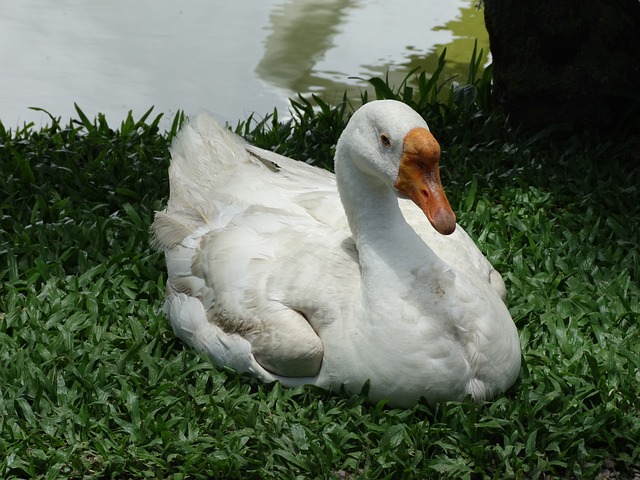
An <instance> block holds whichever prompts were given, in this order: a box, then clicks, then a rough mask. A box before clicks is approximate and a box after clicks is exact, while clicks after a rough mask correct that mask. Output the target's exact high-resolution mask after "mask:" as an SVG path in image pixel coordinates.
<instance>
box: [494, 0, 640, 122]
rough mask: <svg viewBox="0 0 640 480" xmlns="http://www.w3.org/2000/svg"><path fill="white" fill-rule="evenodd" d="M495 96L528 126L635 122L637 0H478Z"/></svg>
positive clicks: (639, 71) (639, 60)
mask: <svg viewBox="0 0 640 480" xmlns="http://www.w3.org/2000/svg"><path fill="white" fill-rule="evenodd" d="M484 15H485V23H486V26H487V31H488V32H489V42H490V45H491V54H492V57H493V79H494V94H495V100H496V101H498V102H499V103H501V104H502V105H503V106H504V108H505V109H506V111H507V112H508V113H509V114H510V115H511V116H512V118H513V119H514V120H516V121H518V122H521V123H524V124H526V125H528V126H530V127H534V128H540V127H544V126H546V125H550V124H553V123H569V124H572V125H591V126H597V127H606V128H616V126H619V125H620V124H622V125H623V126H626V127H629V125H630V123H633V122H635V124H636V125H639V124H640V123H638V118H639V117H640V111H636V112H635V115H630V111H631V110H630V106H633V105H634V104H635V106H636V108H637V106H638V104H640V101H639V98H640V0H579V1H578V0H536V1H532V0H484Z"/></svg>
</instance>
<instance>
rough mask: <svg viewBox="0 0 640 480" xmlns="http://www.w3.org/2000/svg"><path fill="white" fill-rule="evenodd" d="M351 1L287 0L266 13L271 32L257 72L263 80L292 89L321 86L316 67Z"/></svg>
mask: <svg viewBox="0 0 640 480" xmlns="http://www.w3.org/2000/svg"><path fill="white" fill-rule="evenodd" d="M354 3H355V2H353V1H350V0H333V1H327V0H290V1H287V2H285V3H283V4H281V5H276V6H275V7H274V9H273V11H272V12H271V15H270V16H269V21H270V27H269V29H270V30H271V33H270V34H269V36H268V37H267V39H266V41H265V42H264V56H263V57H262V59H261V60H260V62H259V63H258V66H257V67H256V74H257V75H258V76H259V77H260V78H261V79H263V80H265V81H266V82H268V83H270V84H272V85H275V86H278V87H282V88H286V89H287V90H289V91H292V92H305V91H308V90H309V89H310V88H312V87H317V86H319V85H322V86H323V87H325V88H328V87H334V86H333V85H331V82H321V81H320V80H321V78H320V77H318V76H317V75H316V74H315V66H316V64H317V63H318V61H319V60H321V59H322V58H323V57H324V55H325V54H326V52H327V51H328V50H329V49H330V48H332V47H333V46H334V42H333V39H334V37H335V35H336V34H337V33H338V31H339V27H340V24H341V23H342V22H343V21H344V20H345V18H346V16H347V15H346V11H345V10H346V9H348V8H349V7H350V6H351V5H353V4H354Z"/></svg>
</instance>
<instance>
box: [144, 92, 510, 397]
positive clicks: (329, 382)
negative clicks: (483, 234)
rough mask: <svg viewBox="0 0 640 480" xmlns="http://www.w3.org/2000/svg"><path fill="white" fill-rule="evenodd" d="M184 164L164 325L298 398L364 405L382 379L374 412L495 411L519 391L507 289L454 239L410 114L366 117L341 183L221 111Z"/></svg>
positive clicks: (191, 128)
mask: <svg viewBox="0 0 640 480" xmlns="http://www.w3.org/2000/svg"><path fill="white" fill-rule="evenodd" d="M171 154H172V160H171V166H170V168H169V179H170V191H171V193H170V197H169V201H168V204H167V207H166V209H165V210H164V211H162V212H158V213H157V214H156V218H155V221H154V225H153V228H154V234H155V241H156V242H157V244H158V245H160V246H161V247H162V248H164V251H165V255H166V261H167V269H168V281H167V297H166V301H165V312H166V314H167V316H168V318H169V319H170V321H171V324H172V327H173V330H174V332H175V334H176V335H177V336H178V337H179V338H181V339H182V340H183V341H184V342H186V343H187V344H188V345H190V346H192V347H194V348H196V349H197V350H199V351H202V352H205V353H207V354H208V356H209V357H210V358H211V360H212V361H213V363H214V364H216V365H218V366H228V367H231V368H233V369H235V370H236V371H239V372H249V373H251V374H253V375H255V376H257V377H259V378H260V379H262V380H264V381H275V380H278V381H280V382H281V383H282V384H283V385H285V386H298V385H302V384H315V385H318V386H320V387H323V388H328V389H336V390H337V389H340V388H341V386H344V388H345V389H346V391H347V392H355V393H357V392H360V391H361V389H362V387H363V385H364V384H365V383H366V382H367V381H369V382H370V387H369V391H368V398H369V400H371V401H374V402H376V401H379V400H381V399H386V400H388V401H389V403H390V404H391V405H397V406H410V405H413V404H415V403H416V402H417V401H419V399H420V398H421V397H424V398H426V400H427V401H429V402H430V403H434V402H439V401H445V400H456V399H462V398H464V397H465V396H467V395H470V396H471V397H473V398H474V399H476V400H483V399H488V398H490V397H493V396H495V395H497V394H499V393H501V392H504V391H505V390H506V389H507V388H509V387H510V386H511V385H512V384H513V383H514V381H515V380H516V378H517V376H518V373H519V369H520V344H519V339H518V334H517V331H516V328H515V325H514V323H513V321H512V319H511V317H510V315H509V312H508V310H507V308H506V307H505V305H504V303H503V301H502V299H501V296H503V295H504V283H503V282H502V278H501V277H500V275H499V274H498V273H497V272H496V271H495V270H493V268H492V267H491V265H490V264H489V262H488V261H487V260H486V259H485V258H484V256H483V255H482V254H481V253H480V252H479V251H478V249H477V248H476V246H475V244H474V243H473V241H472V240H471V239H470V238H469V237H468V236H467V235H466V233H465V232H464V231H463V230H462V228H460V227H458V228H456V223H455V215H454V213H453V211H452V210H451V207H450V206H449V203H448V201H447V198H446V196H445V194H444V191H443V189H442V185H441V183H440V176H439V169H438V161H439V157H440V147H439V145H438V143H437V142H436V141H435V139H434V138H433V136H432V135H431V133H430V132H429V131H428V127H427V124H426V123H425V122H424V120H423V119H422V118H421V117H420V116H419V115H418V114H417V113H416V112H414V111H413V110H412V109H411V108H409V107H408V106H406V105H404V104H402V103H400V102H395V101H376V102H371V103H368V104H366V105H364V106H363V107H361V108H360V109H359V110H358V111H356V113H355V114H354V115H353V116H352V118H351V120H350V121H349V124H348V125H347V127H346V128H345V130H344V132H343V134H342V136H341V137H340V140H339V141H338V144H337V147H336V156H335V171H336V175H335V177H334V175H332V174H330V173H329V172H326V171H324V170H321V169H318V168H314V167H311V166H309V165H306V164H304V163H302V162H297V161H294V160H291V159H288V158H286V157H283V156H280V155H277V154H275V153H272V152H268V151H265V150H261V149H259V148H256V147H253V146H250V145H248V144H247V143H246V142H244V141H243V140H242V139H240V138H239V137H237V136H235V135H233V134H232V133H230V132H229V131H227V130H226V129H224V128H222V127H220V126H219V125H218V124H217V123H216V122H215V121H214V120H213V118H212V117H211V116H210V115H208V114H199V115H197V116H195V117H194V118H192V119H191V120H190V122H189V123H188V124H186V125H185V126H184V127H183V129H182V130H181V131H180V133H179V134H178V136H177V137H176V139H175V141H174V143H173V145H172V148H171ZM336 184H337V188H336ZM338 192H339V195H338ZM406 197H409V198H410V199H411V200H413V202H415V204H417V205H418V207H419V208H416V206H415V205H414V204H413V203H412V202H411V201H410V200H407V199H406ZM399 199H400V200H399ZM340 201H342V204H340ZM399 205H400V206H399ZM420 210H422V211H420ZM423 212H424V213H423ZM345 214H346V215H345ZM425 214H426V217H427V218H428V221H426V219H425V218H424V217H425ZM431 225H433V226H431ZM436 230H437V231H436ZM454 230H455V232H454ZM417 232H418V233H417ZM438 232H440V233H438ZM445 235H446V236H445Z"/></svg>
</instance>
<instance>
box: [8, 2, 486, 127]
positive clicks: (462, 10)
mask: <svg viewBox="0 0 640 480" xmlns="http://www.w3.org/2000/svg"><path fill="white" fill-rule="evenodd" d="M474 4H475V0H396V1H394V2H393V3H392V4H391V2H388V1H386V0H262V1H256V0H253V1H250V0H236V1H235V2H228V1H225V2H222V1H220V0H188V1H181V2H177V1H172V0H136V1H131V0H110V1H108V2H90V1H87V0H57V1H56V2H51V1H50V0H21V1H11V0H8V1H6V2H3V13H2V15H1V16H0V120H1V121H2V122H3V124H4V125H5V126H6V127H15V126H18V125H22V124H23V123H24V122H35V123H36V125H44V124H46V123H49V119H48V117H47V116H46V115H45V114H43V113H42V112H38V111H33V110H30V109H29V107H39V108H42V109H45V110H47V111H48V112H50V113H51V114H52V115H53V116H55V117H62V120H63V121H64V122H66V120H68V118H71V117H77V115H76V114H75V110H74V106H73V104H74V102H76V103H77V104H78V105H79V106H80V108H82V110H83V111H84V112H85V113H86V114H87V115H88V116H89V117H90V118H91V117H94V116H95V115H96V114H97V113H104V114H105V115H106V117H107V120H108V122H109V124H110V125H113V126H117V125H119V122H120V121H121V120H122V119H124V118H125V116H126V114H127V112H128V111H129V110H132V111H133V115H134V118H137V117H139V116H140V115H142V113H144V112H145V111H146V110H147V109H148V108H149V107H151V106H154V107H155V108H154V111H155V112H157V113H160V112H163V113H165V116H166V120H165V126H166V125H168V124H169V121H170V119H171V118H172V117H173V115H175V113H176V112H177V111H178V110H184V111H185V113H187V114H191V113H195V112H197V111H199V110H201V109H206V110H209V111H211V112H213V113H214V114H215V115H216V116H217V117H218V118H219V119H220V120H222V121H226V122H229V123H231V124H235V123H236V122H237V121H239V120H242V119H245V118H247V116H248V115H249V114H251V113H252V112H256V114H258V116H260V115H263V114H266V113H269V112H271V111H273V109H274V107H275V108H277V109H278V111H279V112H280V113H281V115H282V116H285V115H286V112H287V111H288V110H287V107H288V105H289V103H288V98H291V97H295V96H296V93H297V92H300V93H303V94H309V93H316V94H320V95H321V96H323V97H324V98H326V99H327V100H329V101H337V100H339V99H341V98H342V95H343V93H344V92H345V91H348V93H349V95H358V94H359V92H360V91H361V90H362V89H364V88H366V86H367V84H366V79H368V78H370V77H372V76H384V75H385V74H387V73H388V74H389V77H390V79H392V81H393V82H395V83H396V84H399V83H400V81H401V80H402V79H403V78H404V77H405V75H406V73H407V72H408V71H410V70H411V69H413V68H415V67H419V68H421V69H423V70H424V71H426V72H431V71H433V69H434V68H435V65H436V64H437V59H438V57H439V55H440V53H441V52H442V50H443V48H445V47H446V48H447V58H448V66H447V69H448V75H455V74H462V75H464V74H465V72H466V66H467V64H468V62H469V59H470V57H471V51H472V49H473V44H474V41H475V40H476V39H478V45H479V47H481V48H483V49H484V52H485V53H486V52H488V38H487V33H486V30H485V29H484V23H483V19H482V12H479V11H478V10H477V9H476V8H475V6H474ZM391 5H392V6H391Z"/></svg>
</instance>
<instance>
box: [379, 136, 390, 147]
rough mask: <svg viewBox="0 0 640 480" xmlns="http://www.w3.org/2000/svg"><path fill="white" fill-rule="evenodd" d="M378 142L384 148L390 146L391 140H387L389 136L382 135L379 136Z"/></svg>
mask: <svg viewBox="0 0 640 480" xmlns="http://www.w3.org/2000/svg"><path fill="white" fill-rule="evenodd" d="M380 142H382V146H384V147H390V146H391V140H390V139H389V136H388V135H387V134H386V133H383V134H382V135H380Z"/></svg>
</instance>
